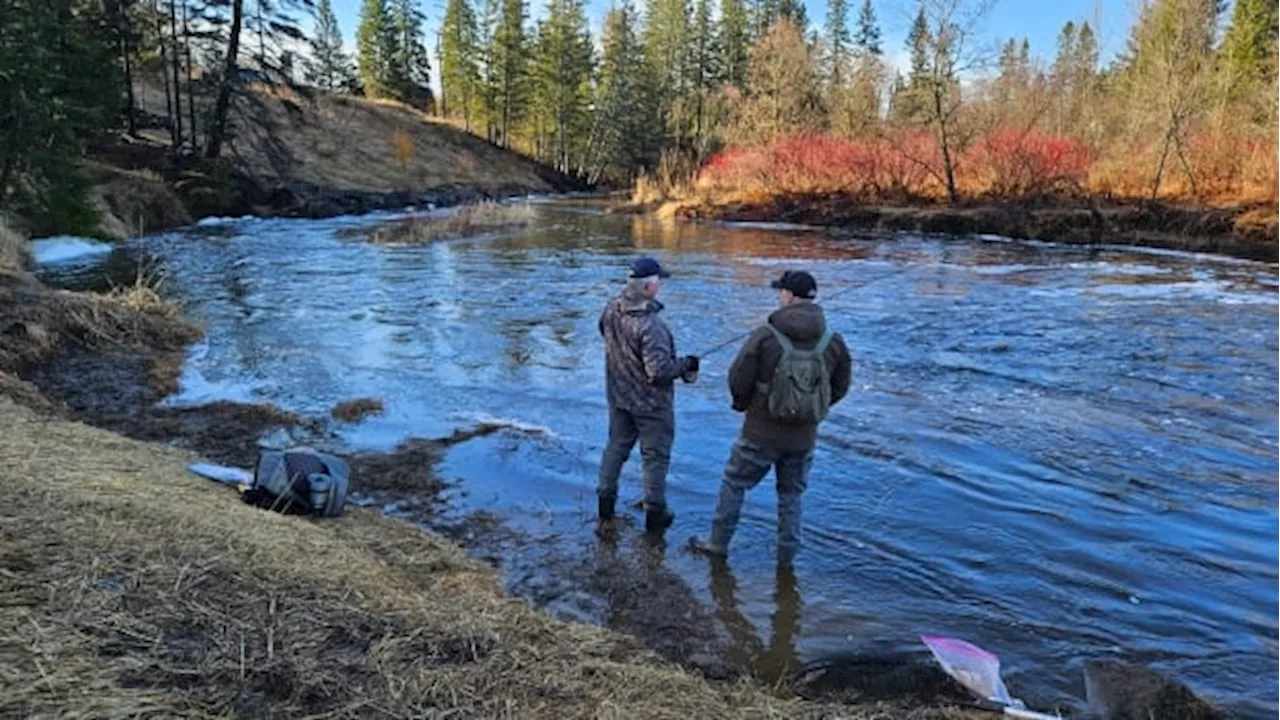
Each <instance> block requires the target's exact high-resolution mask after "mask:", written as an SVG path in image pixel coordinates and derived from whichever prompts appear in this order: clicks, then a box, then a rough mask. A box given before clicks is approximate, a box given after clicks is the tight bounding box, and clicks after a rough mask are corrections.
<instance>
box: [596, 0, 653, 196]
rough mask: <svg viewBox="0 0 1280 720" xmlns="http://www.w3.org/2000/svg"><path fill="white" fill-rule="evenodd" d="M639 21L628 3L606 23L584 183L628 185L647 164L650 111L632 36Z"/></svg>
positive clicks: (639, 56) (640, 56)
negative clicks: (589, 163)
mask: <svg viewBox="0 0 1280 720" xmlns="http://www.w3.org/2000/svg"><path fill="white" fill-rule="evenodd" d="M638 20H639V18H638V17H637V13H636V9H635V7H634V6H633V5H632V4H631V3H630V1H629V0H623V2H622V4H621V5H619V6H616V7H614V8H612V9H611V10H610V11H609V13H608V14H607V15H605V19H604V32H603V35H602V37H601V48H602V54H601V58H600V72H599V80H598V82H597V84H596V99H595V107H596V117H595V126H594V130H593V133H592V143H591V147H592V153H591V154H592V158H591V161H592V163H593V164H592V166H591V168H590V171H589V173H588V176H587V178H588V180H590V181H591V182H597V181H599V180H600V179H602V178H609V179H612V180H617V181H629V180H631V179H632V178H633V177H634V176H635V175H636V174H637V173H638V172H639V170H640V169H641V168H642V167H644V166H645V165H647V164H648V163H649V162H650V158H649V157H648V151H649V149H650V147H651V145H652V143H651V142H650V141H649V140H650V138H651V136H652V134H653V133H652V129H651V126H652V122H651V118H652V116H653V112H652V109H651V108H649V107H646V101H647V98H646V93H645V88H644V86H643V75H644V72H645V66H644V56H643V52H642V50H641V47H640V40H639V37H638V36H637V33H636V26H637V24H638Z"/></svg>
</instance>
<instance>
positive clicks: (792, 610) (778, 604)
mask: <svg viewBox="0 0 1280 720" xmlns="http://www.w3.org/2000/svg"><path fill="white" fill-rule="evenodd" d="M737 589H738V583H737V580H736V579H735V578H734V576H733V573H732V572H731V571H730V570H729V568H728V566H727V565H726V564H725V563H724V561H723V560H716V561H713V562H712V564H711V596H712V597H713V598H715V602H716V614H717V615H719V617H720V621H721V622H723V623H724V626H725V628H726V629H727V630H728V631H729V636H730V637H731V638H732V639H733V645H732V646H731V647H730V648H729V653H728V654H729V659H730V661H732V662H733V663H734V664H735V665H740V666H742V667H745V668H750V669H751V670H752V672H754V673H755V674H756V675H758V676H759V677H760V678H761V679H762V680H764V681H766V682H768V683H778V682H781V681H784V680H786V678H787V677H788V676H789V675H790V674H791V673H792V671H794V670H795V669H796V665H797V660H796V645H795V643H796V635H797V634H798V633H799V631H800V609H801V600H800V591H799V589H798V587H797V585H796V575H795V571H794V570H793V569H792V568H790V567H785V566H779V567H778V569H777V571H776V573H775V575H774V591H773V603H774V610H773V618H772V633H771V634H770V636H769V644H768V646H765V645H764V643H763V642H762V641H761V640H760V637H759V636H758V635H757V634H756V629H755V627H754V626H753V625H752V624H751V622H750V621H749V620H747V618H746V617H745V616H743V614H742V611H741V610H739V608H738V600H737V597H735V594H736V592H737Z"/></svg>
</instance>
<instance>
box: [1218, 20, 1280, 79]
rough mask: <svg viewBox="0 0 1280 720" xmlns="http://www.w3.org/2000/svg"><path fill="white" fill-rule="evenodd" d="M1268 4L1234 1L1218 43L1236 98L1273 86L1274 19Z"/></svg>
mask: <svg viewBox="0 0 1280 720" xmlns="http://www.w3.org/2000/svg"><path fill="white" fill-rule="evenodd" d="M1278 13H1280V10H1278V9H1277V5H1276V3H1275V2H1273V1H1272V0H1236V5H1235V9H1234V10H1233V11H1232V14H1231V24H1230V26H1228V28H1227V34H1226V37H1225V38H1224V39H1223V42H1222V50H1221V57H1222V65H1223V69H1224V71H1225V72H1226V74H1227V85H1228V88H1229V90H1230V92H1231V94H1232V95H1233V96H1234V97H1236V98H1239V97H1241V96H1243V95H1244V94H1245V93H1248V92H1249V91H1251V90H1253V89H1256V88H1258V87H1259V86H1274V85H1275V78H1274V77H1270V76H1271V74H1272V70H1273V67H1274V63H1273V61H1272V58H1273V57H1274V56H1275V52H1276V35H1277V24H1278V23H1280V18H1278V17H1277V15H1278Z"/></svg>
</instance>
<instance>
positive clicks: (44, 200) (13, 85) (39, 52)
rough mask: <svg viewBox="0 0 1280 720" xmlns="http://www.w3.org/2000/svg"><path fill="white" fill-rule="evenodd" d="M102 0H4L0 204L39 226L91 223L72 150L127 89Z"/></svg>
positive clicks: (113, 115) (106, 122)
mask: <svg viewBox="0 0 1280 720" xmlns="http://www.w3.org/2000/svg"><path fill="white" fill-rule="evenodd" d="M104 10H105V8H104V7H103V6H102V4H101V3H99V2H87V1H85V0H25V1H21V2H13V1H11V2H8V3H6V4H5V5H4V6H3V7H2V8H0V13H3V19H2V20H0V97H4V98H5V100H4V101H3V102H0V208H4V209H5V210H8V211H15V212H17V213H19V214H20V215H21V216H23V217H24V218H25V219H26V220H27V221H28V223H29V224H30V226H31V227H30V230H32V232H33V233H37V234H53V233H60V232H68V233H80V234H85V233H92V232H94V231H95V230H96V225H97V212H96V211H95V210H94V209H93V206H92V205H91V204H90V203H89V202H88V201H87V199H86V194H85V193H86V190H87V183H86V182H85V181H84V178H83V177H82V176H81V175H80V172H79V170H78V168H77V160H78V158H79V156H80V154H81V153H82V152H83V150H84V147H85V145H86V144H87V142H88V141H89V140H91V139H94V138H95V137H97V136H99V135H100V134H101V132H102V131H103V130H105V129H107V128H108V127H111V126H112V125H114V122H113V121H114V120H115V119H117V118H118V117H119V112H120V100H121V97H122V96H123V94H124V89H123V86H122V84H121V76H120V68H119V66H118V65H117V64H116V60H117V57H116V52H115V50H116V47H115V42H114V38H113V37H112V33H111V32H110V22H111V18H110V16H109V13H108V12H105V11H104Z"/></svg>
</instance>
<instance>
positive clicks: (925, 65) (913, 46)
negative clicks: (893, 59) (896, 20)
mask: <svg viewBox="0 0 1280 720" xmlns="http://www.w3.org/2000/svg"><path fill="white" fill-rule="evenodd" d="M932 42H933V38H932V36H931V35H930V34H929V23H928V20H926V19H925V16H924V7H923V6H921V7H920V11H919V12H918V13H916V19H915V20H914V21H913V22H912V23H911V31H910V32H909V33H907V49H908V50H909V51H911V72H910V74H909V75H908V76H907V78H908V82H910V83H911V84H918V83H919V82H920V81H921V79H922V78H924V77H925V76H926V75H927V74H928V72H929V46H930V44H931V43H932Z"/></svg>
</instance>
